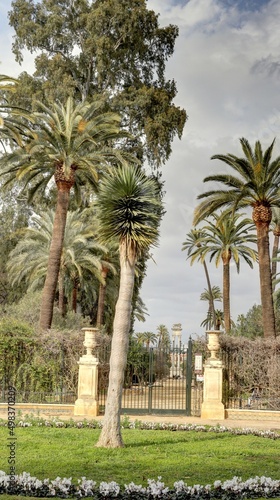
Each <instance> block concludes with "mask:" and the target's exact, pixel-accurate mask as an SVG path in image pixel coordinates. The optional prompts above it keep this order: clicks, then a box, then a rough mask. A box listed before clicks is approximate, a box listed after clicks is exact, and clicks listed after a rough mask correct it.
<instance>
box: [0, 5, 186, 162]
mask: <svg viewBox="0 0 280 500" xmlns="http://www.w3.org/2000/svg"><path fill="white" fill-rule="evenodd" d="M112 12H113V13H114V15H112ZM10 24H11V26H12V27H13V28H14V29H15V32H16V36H15V43H14V46H13V48H14V53H15V56H16V59H17V60H18V61H22V58H23V57H22V51H23V49H27V50H28V51H30V52H36V58H35V65H36V72H35V74H34V75H33V76H30V75H27V74H26V73H23V74H22V75H21V76H20V77H19V85H18V89H17V93H16V94H15V96H14V101H16V102H19V101H20V102H22V103H23V104H25V105H26V106H30V102H31V101H32V100H33V99H34V97H35V98H36V97H37V98H39V99H40V100H42V99H44V98H45V97H47V98H48V99H51V100H53V99H54V100H56V99H59V100H61V101H65V99H66V97H67V96H68V95H72V96H73V97H74V98H75V99H76V100H81V99H91V98H93V97H94V96H96V94H101V93H103V94H104V95H106V97H107V99H106V105H105V108H107V107H110V108H111V109H113V110H115V111H117V112H120V113H121V114H122V119H123V125H124V126H125V128H126V129H127V130H129V132H131V133H132V134H133V138H132V139H131V140H128V141H127V147H128V148H129V149H130V151H132V152H134V153H135V154H136V156H137V157H138V158H140V159H141V160H142V159H144V158H148V160H149V162H150V164H154V165H157V166H159V165H160V164H161V163H164V162H165V160H166V159H168V157H169V156H170V153H171V142H172V140H173V138H174V136H176V135H178V136H179V137H181V135H182V131H183V127H184V123H185V120H186V113H185V111H184V110H181V109H180V108H179V107H177V106H175V105H174V104H173V99H174V98H175V96H176V93H177V91H176V84H175V82H174V80H171V81H166V80H165V77H164V73H165V64H166V61H167V60H168V59H169V58H170V57H171V56H172V54H173V51H174V44H175V41H176V38H177V36H178V28H177V27H176V26H173V25H169V26H166V27H163V28H161V27H160V26H159V21H158V15H157V14H156V13H155V12H154V11H152V10H149V9H148V8H147V5H146V0H125V1H122V2H119V1H118V0H98V1H96V2H90V1H88V0H77V1H76V2H75V3H71V2H70V3H69V2H68V1H66V0H62V1H60V2H59V3H57V2H55V1H53V0H52V1H47V0H41V1H39V2H35V1H30V0H15V1H14V2H13V4H12V10H11V12H10Z"/></svg>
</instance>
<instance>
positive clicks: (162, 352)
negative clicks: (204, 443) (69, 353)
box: [99, 338, 202, 416]
mask: <svg viewBox="0 0 280 500" xmlns="http://www.w3.org/2000/svg"><path fill="white" fill-rule="evenodd" d="M104 367H105V372H106V376H105V377H104ZM102 372H103V373H102ZM108 372H109V364H108V365H107V370H106V365H104V364H103V367H102V370H101V377H100V380H99V408H100V411H101V412H102V411H104V409H105V405H106V393H107V387H108ZM102 379H103V380H102ZM201 399H202V384H201V383H199V384H198V383H196V382H194V380H193V362H192V340H191V338H190V339H189V341H188V344H187V345H183V344H179V345H174V344H173V345H172V346H171V347H170V348H169V349H159V348H153V347H151V348H149V349H144V350H143V353H142V358H141V359H139V356H138V359H137V363H136V362H135V363H134V364H133V363H130V364H128V366H127V369H126V373H125V380H124V387H123V393H122V413H127V414H138V415H139V414H170V415H171V414H184V415H187V416H188V415H196V416H199V415H200V406H201Z"/></svg>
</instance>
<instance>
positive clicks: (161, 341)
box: [157, 325, 171, 349]
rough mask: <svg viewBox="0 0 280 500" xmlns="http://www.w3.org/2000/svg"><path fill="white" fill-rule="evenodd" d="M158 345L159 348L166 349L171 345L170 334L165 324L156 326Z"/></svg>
mask: <svg viewBox="0 0 280 500" xmlns="http://www.w3.org/2000/svg"><path fill="white" fill-rule="evenodd" d="M157 332H158V333H157V336H158V347H159V349H168V348H169V347H170V345H171V340H170V335H169V332H168V329H167V327H166V326H165V325H159V326H158V327H157Z"/></svg>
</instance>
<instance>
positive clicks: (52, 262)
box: [39, 183, 70, 330]
mask: <svg viewBox="0 0 280 500" xmlns="http://www.w3.org/2000/svg"><path fill="white" fill-rule="evenodd" d="M69 197H70V187H69V186H68V184H66V185H65V186H64V184H63V183H60V184H58V192H57V203H56V210H55V216H54V223H53V232H52V241H51V245H50V253H49V260H48V266H47V274H46V280H45V284H44V288H43V295H42V302H41V310H40V323H39V324H40V328H42V329H43V330H48V329H49V328H50V327H51V324H52V317H53V305H54V299H55V292H56V287H57V281H58V275H59V268H60V259H61V253H62V247H63V239H64V231H65V225H66V218H67V210H68V205H69Z"/></svg>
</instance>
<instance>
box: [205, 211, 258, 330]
mask: <svg viewBox="0 0 280 500" xmlns="http://www.w3.org/2000/svg"><path fill="white" fill-rule="evenodd" d="M243 215H244V214H237V213H235V214H232V212H231V211H226V212H222V213H221V214H220V215H218V214H215V213H213V214H212V218H213V219H214V221H213V222H212V221H208V223H207V224H206V225H205V226H203V228H202V231H203V232H204V236H203V239H202V240H201V246H200V247H199V248H198V249H197V253H198V254H199V255H200V257H201V260H202V261H204V259H205V257H206V255H210V262H211V261H212V259H213V258H214V257H215V263H216V266H218V265H219V264H220V262H221V261H222V263H223V312H224V324H225V331H226V333H229V331H230V261H231V259H232V258H233V260H234V262H235V264H236V268H237V272H239V267H240V257H242V258H243V259H244V260H245V261H246V262H247V264H248V265H249V266H250V267H251V268H252V267H253V261H255V260H256V251H255V250H254V249H252V248H250V247H249V246H248V243H253V244H255V243H256V237H255V235H254V234H252V230H253V229H254V225H253V224H252V221H251V220H250V219H248V218H243ZM240 217H242V219H241V220H239V219H240Z"/></svg>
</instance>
